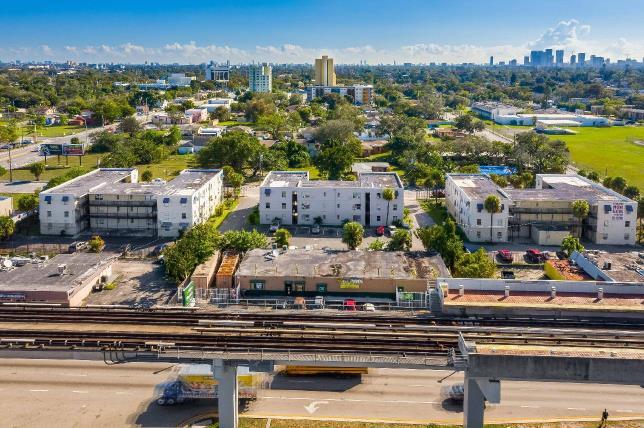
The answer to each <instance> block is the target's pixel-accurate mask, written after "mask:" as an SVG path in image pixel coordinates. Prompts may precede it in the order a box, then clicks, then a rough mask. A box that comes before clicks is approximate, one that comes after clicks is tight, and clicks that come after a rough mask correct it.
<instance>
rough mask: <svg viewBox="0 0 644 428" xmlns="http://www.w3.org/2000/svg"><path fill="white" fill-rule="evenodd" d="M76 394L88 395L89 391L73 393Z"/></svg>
mask: <svg viewBox="0 0 644 428" xmlns="http://www.w3.org/2000/svg"><path fill="white" fill-rule="evenodd" d="M72 392H73V393H75V394H87V393H89V391H72Z"/></svg>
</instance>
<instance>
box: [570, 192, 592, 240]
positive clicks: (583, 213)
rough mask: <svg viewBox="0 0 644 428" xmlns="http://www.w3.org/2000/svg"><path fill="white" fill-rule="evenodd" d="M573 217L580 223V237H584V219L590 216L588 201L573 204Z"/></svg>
mask: <svg viewBox="0 0 644 428" xmlns="http://www.w3.org/2000/svg"><path fill="white" fill-rule="evenodd" d="M571 207H572V215H573V216H574V217H575V218H576V219H577V220H578V221H579V225H580V228H579V236H584V219H585V218H586V217H588V214H590V205H589V204H588V201H585V200H583V199H577V200H576V201H573V202H572V205H571Z"/></svg>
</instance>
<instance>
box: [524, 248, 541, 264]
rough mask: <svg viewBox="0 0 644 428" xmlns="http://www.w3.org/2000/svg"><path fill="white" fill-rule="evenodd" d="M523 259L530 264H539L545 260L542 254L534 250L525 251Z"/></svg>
mask: <svg viewBox="0 0 644 428" xmlns="http://www.w3.org/2000/svg"><path fill="white" fill-rule="evenodd" d="M525 257H526V259H527V260H528V261H529V262H531V263H539V262H541V261H543V260H544V259H545V257H544V255H543V253H542V252H541V251H539V250H537V249H536V248H530V249H529V250H528V251H526V252H525Z"/></svg>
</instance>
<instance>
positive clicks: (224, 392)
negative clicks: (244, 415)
mask: <svg viewBox="0 0 644 428" xmlns="http://www.w3.org/2000/svg"><path fill="white" fill-rule="evenodd" d="M213 374H214V375H215V379H217V381H218V382H219V385H218V386H217V396H218V399H219V404H218V406H217V407H218V411H219V427H220V428H237V420H238V413H239V409H238V402H239V401H238V385H237V365H236V364H234V363H230V362H228V361H224V360H215V361H213Z"/></svg>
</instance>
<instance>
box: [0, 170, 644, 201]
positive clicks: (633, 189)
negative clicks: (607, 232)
mask: <svg viewBox="0 0 644 428" xmlns="http://www.w3.org/2000/svg"><path fill="white" fill-rule="evenodd" d="M0 175H2V174H0ZM624 196H626V197H627V198H628V199H632V200H634V201H635V200H637V198H639V197H640V189H638V188H637V186H632V185H631V186H626V188H625V189H624Z"/></svg>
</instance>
